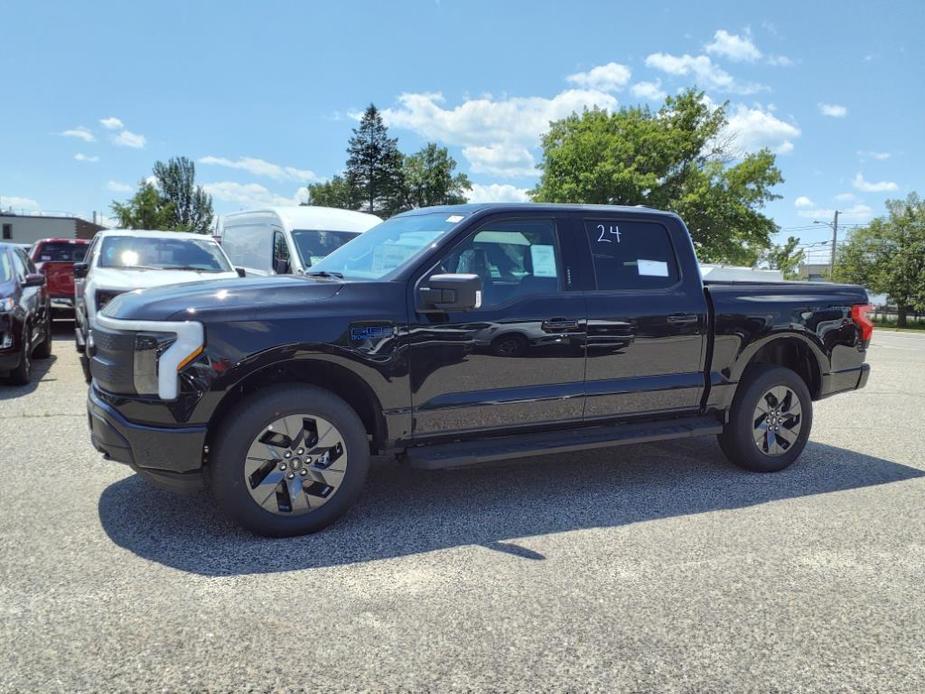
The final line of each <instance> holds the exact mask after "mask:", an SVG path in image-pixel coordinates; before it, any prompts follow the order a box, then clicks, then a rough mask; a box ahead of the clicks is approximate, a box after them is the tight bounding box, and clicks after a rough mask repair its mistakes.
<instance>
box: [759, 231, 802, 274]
mask: <svg viewBox="0 0 925 694" xmlns="http://www.w3.org/2000/svg"><path fill="white" fill-rule="evenodd" d="M799 243H800V239H798V238H797V237H796V236H790V237H788V238H787V241H786V243H783V244H780V245H776V244H775V245H773V246H771V247H770V248H769V249H768V250H766V251H765V252H764V253H762V255H761V259H762V260H763V261H764V262H766V263H767V264H768V267H769V268H770V269H771V270H780V271H781V272H782V273H783V274H784V279H787V280H791V279H794V278H795V277H796V276H797V271H798V270H799V267H800V263H802V262H803V258H804V257H805V255H806V254H805V253H804V252H803V250H802V249H800V250H797V246H798V245H799Z"/></svg>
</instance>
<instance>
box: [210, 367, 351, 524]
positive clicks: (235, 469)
mask: <svg viewBox="0 0 925 694" xmlns="http://www.w3.org/2000/svg"><path fill="white" fill-rule="evenodd" d="M214 441H215V443H214V444H213V446H212V450H211V453H210V460H209V471H208V474H209V478H210V486H211V488H212V492H213V494H214V495H215V498H216V501H217V502H218V504H219V506H220V507H221V508H222V510H224V511H225V513H227V514H228V515H229V516H231V517H232V518H233V519H234V520H236V521H237V522H238V523H240V524H241V525H243V526H244V527H245V528H247V529H248V530H251V531H252V532H255V533H258V534H260V535H269V536H272V537H287V536H291V535H302V534H305V533H310V532H314V531H316V530H320V529H322V528H324V527H325V526H327V525H329V524H331V523H332V522H334V521H335V520H336V519H337V518H338V517H339V516H341V515H342V514H343V513H344V512H345V511H346V510H347V509H348V508H350V506H351V505H352V504H353V503H354V501H356V499H357V497H358V496H359V494H360V491H361V490H362V488H363V483H364V481H365V480H366V473H367V470H368V469H369V443H368V441H367V438H366V430H365V429H364V427H363V424H362V422H361V421H360V418H359V417H358V416H357V414H356V412H354V411H353V409H352V408H351V407H350V406H349V405H347V403H345V402H344V401H343V400H341V399H340V398H339V397H337V396H336V395H334V394H333V393H330V392H328V391H325V390H322V389H320V388H316V387H314V386H299V385H287V386H274V387H272V388H266V389H264V390H261V391H259V392H258V393H256V394H255V395H253V396H251V397H250V398H246V399H245V400H243V401H242V402H240V403H238V405H237V406H236V407H234V408H233V409H232V410H231V411H230V412H228V414H227V415H226V416H225V419H224V423H223V424H222V426H221V428H220V430H219V431H218V432H217V433H216V436H215V438H214Z"/></svg>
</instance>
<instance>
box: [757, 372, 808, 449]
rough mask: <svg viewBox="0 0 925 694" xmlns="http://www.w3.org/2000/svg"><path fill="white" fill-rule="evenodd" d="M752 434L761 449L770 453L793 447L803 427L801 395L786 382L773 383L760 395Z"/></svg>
mask: <svg viewBox="0 0 925 694" xmlns="http://www.w3.org/2000/svg"><path fill="white" fill-rule="evenodd" d="M752 422H753V430H754V431H753V438H754V441H755V445H756V446H757V447H758V450H759V451H761V452H762V453H764V454H765V455H768V456H775V455H783V454H784V453H786V452H787V451H789V450H790V448H791V446H793V445H794V444H795V443H796V442H797V439H798V438H799V436H800V430H801V429H802V428H803V408H802V406H801V405H800V398H799V397H797V394H796V393H794V392H793V390H791V389H790V388H788V387H787V386H774V387H773V388H769V389H768V390H767V391H766V392H765V393H764V395H762V396H761V397H760V398H758V404H757V406H756V407H755V414H754V416H753V417H752Z"/></svg>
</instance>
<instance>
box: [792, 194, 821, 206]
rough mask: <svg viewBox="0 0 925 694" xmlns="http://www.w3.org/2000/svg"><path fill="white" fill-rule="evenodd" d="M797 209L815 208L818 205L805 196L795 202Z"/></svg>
mask: <svg viewBox="0 0 925 694" xmlns="http://www.w3.org/2000/svg"><path fill="white" fill-rule="evenodd" d="M793 204H794V206H795V207H804V208H805V207H813V206H814V205H815V204H816V203H814V202H813V201H812V200H810V199H809V198H808V197H806V196H805V195H801V196H800V197H798V198H797V199H796V200H794V201H793Z"/></svg>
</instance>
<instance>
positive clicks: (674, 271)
mask: <svg viewBox="0 0 925 694" xmlns="http://www.w3.org/2000/svg"><path fill="white" fill-rule="evenodd" d="M585 233H586V234H587V236H588V244H589V245H590V247H591V256H592V258H593V260H594V274H595V277H596V278H597V288H598V289H599V290H608V289H662V288H664V287H670V286H672V285H673V284H675V283H677V281H678V264H677V261H676V260H675V255H674V250H673V249H672V247H671V239H670V238H669V237H668V230H667V229H666V228H665V227H664V226H662V225H661V224H657V223H655V222H637V221H627V220H616V219H610V220H608V219H594V220H586V221H585Z"/></svg>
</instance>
